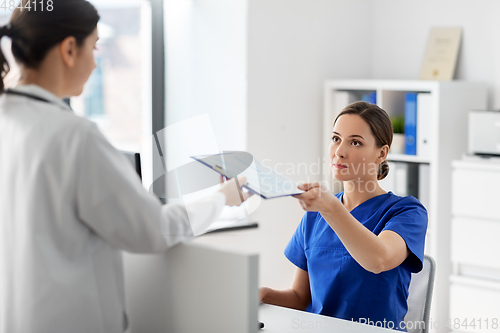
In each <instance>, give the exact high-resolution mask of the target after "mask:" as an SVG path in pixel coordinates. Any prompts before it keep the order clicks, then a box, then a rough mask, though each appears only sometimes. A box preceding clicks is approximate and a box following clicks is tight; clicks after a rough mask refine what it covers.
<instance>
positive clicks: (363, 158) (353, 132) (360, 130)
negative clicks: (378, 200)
mask: <svg viewBox="0 0 500 333" xmlns="http://www.w3.org/2000/svg"><path fill="white" fill-rule="evenodd" d="M381 156H382V157H381ZM383 158H384V153H383V152H382V148H378V147H377V145H376V140H375V136H374V135H373V133H372V130H371V129H370V126H369V125H368V123H366V122H365V121H364V120H363V118H361V117H360V116H358V115H354V114H345V115H343V116H340V117H339V118H338V119H337V122H336V123H335V126H334V127H333V132H332V140H331V142H330V166H331V170H332V175H333V178H335V179H337V180H339V181H357V180H359V181H370V180H376V179H377V173H378V168H379V164H380V163H382V161H383Z"/></svg>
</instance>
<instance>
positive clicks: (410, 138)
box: [405, 92, 417, 155]
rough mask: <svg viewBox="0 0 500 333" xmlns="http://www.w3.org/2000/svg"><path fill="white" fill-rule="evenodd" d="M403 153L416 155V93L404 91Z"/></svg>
mask: <svg viewBox="0 0 500 333" xmlns="http://www.w3.org/2000/svg"><path fill="white" fill-rule="evenodd" d="M405 139H406V140H405V141H406V145H405V153H406V155H417V93H413V92H412V93H406V99H405Z"/></svg>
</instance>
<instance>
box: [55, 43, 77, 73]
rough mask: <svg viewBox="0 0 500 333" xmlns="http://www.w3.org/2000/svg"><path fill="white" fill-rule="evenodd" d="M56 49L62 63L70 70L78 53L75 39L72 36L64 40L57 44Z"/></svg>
mask: <svg viewBox="0 0 500 333" xmlns="http://www.w3.org/2000/svg"><path fill="white" fill-rule="evenodd" d="M58 49H59V54H60V56H61V59H62V61H63V63H64V64H65V65H66V66H67V67H70V68H72V67H73V66H75V63H76V56H77V51H78V45H77V44H76V38H75V37H73V36H69V37H66V38H64V39H63V41H62V42H61V43H60V44H59V48H58Z"/></svg>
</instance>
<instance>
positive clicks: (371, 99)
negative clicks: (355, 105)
mask: <svg viewBox="0 0 500 333" xmlns="http://www.w3.org/2000/svg"><path fill="white" fill-rule="evenodd" d="M361 100H362V101H364V102H368V103H371V104H377V92H376V91H372V92H371V93H369V94H363V96H361Z"/></svg>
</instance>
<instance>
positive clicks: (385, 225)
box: [285, 192, 427, 331]
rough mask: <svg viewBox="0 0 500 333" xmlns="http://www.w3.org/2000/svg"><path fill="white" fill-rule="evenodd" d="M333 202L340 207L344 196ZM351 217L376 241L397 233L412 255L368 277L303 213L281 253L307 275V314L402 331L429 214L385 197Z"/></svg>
mask: <svg viewBox="0 0 500 333" xmlns="http://www.w3.org/2000/svg"><path fill="white" fill-rule="evenodd" d="M336 196H337V198H339V200H341V201H342V196H343V192H341V193H338V194H336ZM351 214H352V216H354V217H355V218H356V219H357V220H358V221H359V222H361V223H362V224H363V225H364V226H365V227H366V228H368V229H369V230H371V231H372V232H373V233H374V234H375V235H378V234H380V232H382V231H383V230H392V231H394V232H396V233H397V234H399V235H400V236H401V237H402V238H403V239H404V240H405V242H406V245H407V246H408V248H409V249H410V251H411V254H410V255H409V256H408V258H406V260H405V261H404V262H403V263H402V264H401V265H399V266H398V267H396V268H394V269H392V270H390V271H386V272H382V273H380V274H374V273H371V272H369V271H367V270H365V269H364V268H363V267H361V266H360V265H359V264H358V263H357V262H356V261H355V260H354V259H353V257H352V256H351V255H350V254H349V252H347V250H346V248H345V247H344V245H343V244H342V242H341V241H340V239H339V238H338V236H337V235H336V234H335V232H334V231H333V229H332V228H331V227H330V226H329V225H328V223H327V222H326V221H325V219H324V218H323V217H322V216H321V214H319V213H318V212H307V213H306V214H305V215H304V217H303V218H302V221H301V222H300V224H299V226H298V227H297V230H296V231H295V233H294V235H293V236H292V239H291V240H290V242H289V243H288V245H287V247H286V249H285V256H286V257H287V258H288V260H290V261H291V262H292V263H293V264H294V265H296V266H297V267H299V268H301V269H303V270H305V271H307V272H308V273H309V282H310V286H311V296H312V302H311V304H310V305H309V307H308V308H307V309H306V311H308V312H312V313H318V314H322V315H327V316H331V317H337V318H342V319H347V320H354V321H358V322H365V323H373V324H374V325H375V324H376V325H377V326H383V327H386V328H393V329H397V330H401V331H405V328H404V325H401V322H402V321H403V320H404V316H405V315H406V312H407V310H408V306H407V304H406V300H407V298H408V286H409V284H410V279H411V273H412V272H413V273H416V272H419V271H420V270H421V269H422V262H423V257H424V242H425V233H426V230H427V211H426V209H425V207H424V206H423V205H422V204H421V203H420V202H419V201H418V200H417V199H415V198H414V197H411V196H407V197H400V196H397V195H395V194H393V193H392V192H389V193H386V194H382V195H378V196H376V197H373V198H371V199H369V200H367V201H365V202H363V203H362V204H360V205H359V206H357V207H356V208H354V209H353V210H352V211H351ZM384 320H385V323H386V324H384ZM377 321H378V322H380V323H381V324H378V323H377ZM391 323H392V327H391Z"/></svg>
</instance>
